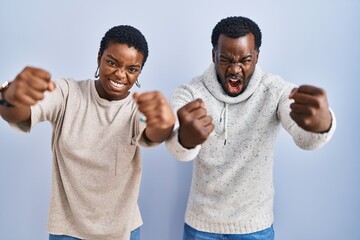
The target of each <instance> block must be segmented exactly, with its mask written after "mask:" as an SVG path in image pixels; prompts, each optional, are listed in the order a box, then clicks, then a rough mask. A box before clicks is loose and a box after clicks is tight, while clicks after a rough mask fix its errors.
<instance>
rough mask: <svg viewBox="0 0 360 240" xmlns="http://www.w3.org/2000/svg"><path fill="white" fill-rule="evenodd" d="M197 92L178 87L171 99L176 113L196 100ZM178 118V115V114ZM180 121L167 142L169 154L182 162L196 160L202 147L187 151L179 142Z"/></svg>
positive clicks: (190, 88)
mask: <svg viewBox="0 0 360 240" xmlns="http://www.w3.org/2000/svg"><path fill="white" fill-rule="evenodd" d="M194 96H195V90H194V89H193V88H192V87H190V86H189V85H181V86H180V87H178V88H177V89H176V90H175V92H174V93H173V95H172V97H171V106H172V108H173V110H174V112H175V113H177V111H178V110H179V109H180V108H181V107H182V106H184V105H186V104H187V103H189V102H191V101H193V100H195V97H194ZM176 117H177V114H176ZM178 126H179V121H177V125H176V126H175V128H174V131H173V132H172V134H171V136H170V137H169V139H167V140H166V141H165V144H166V147H167V149H168V150H169V152H170V153H171V154H172V155H173V156H174V157H175V158H176V159H178V160H180V161H190V160H192V159H194V158H195V157H196V156H197V155H198V153H199V151H200V149H201V145H197V146H196V147H195V148H191V149H187V148H184V147H183V146H182V145H181V144H180V142H179V134H178V133H179V127H178Z"/></svg>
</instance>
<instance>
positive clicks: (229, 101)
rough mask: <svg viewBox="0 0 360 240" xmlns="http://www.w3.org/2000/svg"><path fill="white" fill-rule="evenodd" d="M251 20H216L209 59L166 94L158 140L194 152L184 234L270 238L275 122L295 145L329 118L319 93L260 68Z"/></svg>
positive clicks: (315, 141)
mask: <svg viewBox="0 0 360 240" xmlns="http://www.w3.org/2000/svg"><path fill="white" fill-rule="evenodd" d="M261 35H262V34H261V31H260V29H259V27H258V25H257V24H256V23H255V22H253V21H252V20H250V19H248V18H245V17H228V18H225V19H222V20H221V21H220V22H219V23H218V24H217V25H216V26H215V28H214V29H213V32H212V37H211V42H212V45H213V49H212V61H213V63H212V64H211V65H210V67H209V68H208V69H207V70H206V71H205V72H204V73H203V75H201V76H199V77H196V78H194V79H193V80H192V81H191V82H190V83H188V84H184V85H182V86H180V87H179V88H178V89H177V90H176V91H175V92H174V94H173V96H172V105H173V108H174V110H175V111H177V115H178V120H179V127H178V128H177V129H175V130H174V132H173V134H172V136H171V137H170V138H169V139H168V140H167V141H166V145H167V147H168V149H169V151H170V152H171V153H172V154H173V155H174V156H175V157H176V158H177V159H179V160H182V161H189V160H192V159H194V166H193V179H192V185H191V191H190V196H189V200H188V205H187V210H186V216H185V229H184V239H186V240H190V239H273V238H274V231H273V227H272V223H273V198H274V189H273V179H272V167H273V150H274V144H275V138H276V136H277V134H278V132H279V129H280V125H282V126H283V127H284V128H285V130H286V131H287V132H288V133H289V134H290V135H291V136H292V137H293V139H294V141H295V143H296V144H297V145H298V146H299V147H300V148H302V149H315V148H319V147H321V146H322V145H324V144H325V143H326V142H328V141H329V140H330V138H331V136H332V134H333V132H334V131H335V127H336V122H335V118H334V115H333V113H332V112H331V111H330V109H329V106H328V101H327V97H326V93H325V91H324V90H323V89H320V88H317V87H314V86H309V85H307V86H300V87H296V86H295V85H294V84H291V83H289V82H286V81H284V80H282V79H281V78H280V77H279V76H275V75H272V74H269V73H264V72H263V71H262V70H261V68H260V67H259V66H257V61H258V57H259V50H260V46H261V37H262V36H261Z"/></svg>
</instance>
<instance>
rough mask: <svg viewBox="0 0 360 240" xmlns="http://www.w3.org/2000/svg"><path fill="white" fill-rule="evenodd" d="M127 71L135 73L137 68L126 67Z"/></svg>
mask: <svg viewBox="0 0 360 240" xmlns="http://www.w3.org/2000/svg"><path fill="white" fill-rule="evenodd" d="M128 71H129V72H130V73H137V72H138V71H139V69H137V68H128Z"/></svg>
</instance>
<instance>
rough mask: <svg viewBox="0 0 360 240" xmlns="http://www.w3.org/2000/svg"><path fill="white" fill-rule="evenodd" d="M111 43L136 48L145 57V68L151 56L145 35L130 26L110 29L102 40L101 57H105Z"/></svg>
mask: <svg viewBox="0 0 360 240" xmlns="http://www.w3.org/2000/svg"><path fill="white" fill-rule="evenodd" d="M111 43H121V44H127V45H128V46H129V47H134V48H135V49H136V50H138V51H139V52H141V53H142V54H143V55H144V59H143V63H142V67H143V66H144V64H145V62H146V59H147V57H148V55H149V49H148V44H147V42H146V39H145V37H144V35H143V34H142V33H141V32H140V31H139V30H138V29H136V28H134V27H132V26H129V25H119V26H115V27H112V28H110V29H109V30H108V31H107V32H106V33H105V35H104V37H103V38H102V39H101V42H100V49H99V57H101V56H102V55H103V53H104V51H105V49H106V48H107V47H108V46H109V44H111Z"/></svg>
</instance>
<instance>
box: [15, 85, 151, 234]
mask: <svg viewBox="0 0 360 240" xmlns="http://www.w3.org/2000/svg"><path fill="white" fill-rule="evenodd" d="M42 121H49V122H50V123H51V125H52V127H53V135H52V150H53V167H52V192H51V204H50V211H49V222H48V230H49V232H50V233H52V234H61V235H62V234H64V235H69V236H73V237H77V238H81V239H91V240H97V239H99V240H129V238H130V232H131V231H132V230H134V229H136V228H137V227H139V226H140V225H141V224H142V220H141V215H140V211H139V207H138V204H137V199H138V193H139V186H140V180H141V160H140V148H139V145H140V144H141V145H142V146H150V145H151V144H150V143H146V142H145V140H144V139H143V138H142V137H141V136H142V132H143V131H144V129H145V124H144V123H142V122H141V121H139V112H138V110H137V105H136V103H135V102H134V101H133V99H132V96H131V95H129V96H128V97H127V98H125V99H122V100H119V101H108V100H106V99H102V98H100V97H99V95H98V93H97V91H96V89H95V81H93V80H84V81H74V80H71V79H59V80H58V82H57V87H56V89H55V91H53V92H51V93H48V94H47V95H46V97H45V99H44V100H43V101H41V102H39V103H38V104H37V105H35V106H33V107H32V108H31V126H28V125H26V124H18V125H17V126H16V127H17V128H20V129H22V130H23V131H26V132H29V131H30V130H31V129H32V128H33V127H34V126H35V125H36V124H37V123H39V122H42Z"/></svg>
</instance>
